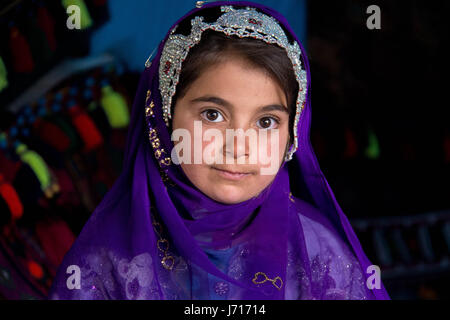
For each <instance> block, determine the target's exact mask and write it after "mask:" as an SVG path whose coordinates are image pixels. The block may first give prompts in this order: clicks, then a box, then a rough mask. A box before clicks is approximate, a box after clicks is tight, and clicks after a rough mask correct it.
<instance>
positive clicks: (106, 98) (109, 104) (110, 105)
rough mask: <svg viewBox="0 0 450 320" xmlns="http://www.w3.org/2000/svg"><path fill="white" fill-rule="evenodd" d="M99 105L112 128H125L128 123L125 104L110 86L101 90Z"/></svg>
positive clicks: (122, 98) (128, 117)
mask: <svg viewBox="0 0 450 320" xmlns="http://www.w3.org/2000/svg"><path fill="white" fill-rule="evenodd" d="M101 105H102V107H103V110H104V111H105V114H106V117H107V118H108V121H109V124H110V125H111V127H112V128H116V129H118V128H126V127H127V126H128V124H129V122H130V114H129V111H128V106H127V102H126V101H125V99H124V97H122V95H121V94H120V93H118V92H115V91H114V90H113V88H112V87H111V86H110V85H106V86H104V87H103V88H102V98H101Z"/></svg>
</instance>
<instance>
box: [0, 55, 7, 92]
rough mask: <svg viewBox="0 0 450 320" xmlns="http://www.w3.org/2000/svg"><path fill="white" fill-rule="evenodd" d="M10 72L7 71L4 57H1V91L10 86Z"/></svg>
mask: <svg viewBox="0 0 450 320" xmlns="http://www.w3.org/2000/svg"><path fill="white" fill-rule="evenodd" d="M7 76H8V72H7V71H6V67H5V64H4V63H3V59H2V57H0V91H2V90H3V89H5V88H6V87H7V86H8V78H7Z"/></svg>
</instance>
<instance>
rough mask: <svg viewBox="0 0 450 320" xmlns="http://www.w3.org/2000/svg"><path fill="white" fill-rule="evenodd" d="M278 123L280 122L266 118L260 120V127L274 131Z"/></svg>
mask: <svg viewBox="0 0 450 320" xmlns="http://www.w3.org/2000/svg"><path fill="white" fill-rule="evenodd" d="M277 123H278V121H277V120H276V119H274V118H271V117H264V118H261V119H259V120H258V127H260V128H261V129H272V128H273V126H274V125H276V124H277Z"/></svg>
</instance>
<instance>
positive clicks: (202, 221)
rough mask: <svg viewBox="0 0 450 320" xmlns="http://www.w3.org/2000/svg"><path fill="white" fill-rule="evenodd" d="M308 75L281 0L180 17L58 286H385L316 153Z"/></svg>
mask: <svg viewBox="0 0 450 320" xmlns="http://www.w3.org/2000/svg"><path fill="white" fill-rule="evenodd" d="M309 88H310V74H309V69H308V62H307V59H306V56H305V52H304V50H303V48H302V46H301V45H300V44H299V41H298V39H297V37H296V36H295V34H294V33H293V32H292V30H291V28H290V27H289V25H288V24H287V22H286V21H285V19H284V18H283V17H282V16H281V15H280V14H279V13H277V12H275V11H274V10H272V9H270V8H267V7H264V6H262V5H258V4H254V3H249V2H230V1H227V2H215V3H208V4H204V5H203V6H201V7H200V8H196V9H194V10H192V11H191V12H189V13H188V14H187V15H186V16H184V17H183V18H181V19H180V20H179V21H178V22H177V23H176V24H175V25H174V26H173V27H172V28H171V29H170V30H169V32H168V34H167V36H166V37H165V39H164V41H162V42H161V44H160V46H159V48H158V52H157V54H156V55H155V57H154V58H153V60H150V58H149V60H148V61H147V63H146V68H145V70H144V72H143V75H142V77H141V81H140V84H139V88H138V91H137V94H136V98H135V102H134V105H133V113H132V121H131V125H130V129H129V137H128V144H127V149H126V154H125V166H124V171H123V173H122V175H121V176H120V178H119V179H118V181H117V182H116V184H115V185H114V187H113V188H112V190H111V191H110V192H109V193H108V194H107V196H106V197H105V198H104V200H103V201H102V203H101V204H100V205H99V207H98V208H97V209H96V210H95V212H94V213H93V214H92V216H91V218H90V219H89V221H88V222H87V224H86V225H85V227H84V229H83V231H82V232H81V234H80V236H79V237H78V239H77V240H76V242H75V244H74V245H73V247H72V248H71V250H70V251H69V253H68V254H67V255H66V257H65V259H64V262H63V263H62V265H61V266H60V269H59V271H58V275H57V277H56V279H55V281H54V283H53V287H52V290H51V293H50V298H51V299H245V300H255V299H264V300H268V299H389V297H388V295H387V293H386V290H385V289H384V287H383V285H382V283H381V282H380V281H379V276H380V275H379V273H377V272H376V271H377V270H376V268H374V267H373V266H371V263H370V262H369V260H368V259H367V257H366V256H365V254H364V252H363V250H362V248H361V246H360V244H359V241H358V239H357V237H356V236H355V233H354V232H353V230H352V228H351V226H350V224H349V222H348V220H347V218H346V216H345V215H344V213H343V212H342V210H341V209H340V207H339V205H338V204H337V202H336V200H335V198H334V196H333V193H332V191H331V189H330V187H329V186H328V183H327V181H326V179H325V177H324V176H323V174H322V172H321V170H320V168H319V166H318V162H317V159H316V157H315V155H314V152H313V150H312V147H311V144H310V141H309V129H310V121H311V105H310V100H309ZM244 132H245V134H244ZM235 138H236V139H237V142H236V143H235ZM247 138H248V139H247ZM374 270H375V271H374Z"/></svg>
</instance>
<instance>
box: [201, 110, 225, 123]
mask: <svg viewBox="0 0 450 320" xmlns="http://www.w3.org/2000/svg"><path fill="white" fill-rule="evenodd" d="M201 114H202V116H203V118H205V119H206V120H208V121H211V122H220V121H222V120H223V117H222V114H221V113H220V112H219V111H217V110H214V109H208V110H205V111H203V112H202V113H201Z"/></svg>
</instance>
